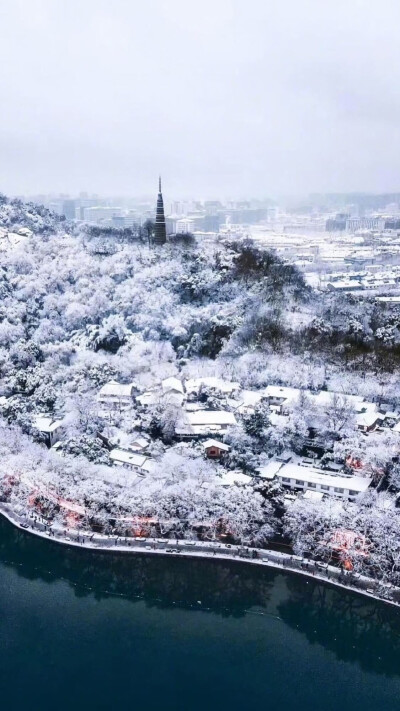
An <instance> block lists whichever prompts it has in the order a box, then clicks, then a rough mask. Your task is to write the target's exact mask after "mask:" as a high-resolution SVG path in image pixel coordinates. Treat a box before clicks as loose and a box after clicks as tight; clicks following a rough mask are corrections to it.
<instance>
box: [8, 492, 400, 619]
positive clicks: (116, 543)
mask: <svg viewBox="0 0 400 711" xmlns="http://www.w3.org/2000/svg"><path fill="white" fill-rule="evenodd" d="M0 514H1V515H2V516H4V517H5V518H6V519H7V520H8V521H9V522H10V523H12V524H13V525H14V526H16V527H17V528H18V529H20V530H22V531H24V532H25V533H28V534H29V533H30V534H32V535H35V536H39V537H40V538H44V539H46V540H50V541H53V542H54V543H58V544H60V545H64V546H72V547H74V548H79V549H81V550H82V549H86V550H90V551H101V552H109V553H118V554H141V555H164V556H171V555H173V556H178V555H179V557H181V558H182V557H183V558H206V559H208V560H210V559H211V560H229V561H233V562H238V563H242V564H251V565H258V566H267V567H269V568H275V569H276V570H281V571H284V572H287V573H295V574H297V575H302V576H304V577H307V578H311V579H313V580H318V581H319V582H322V583H326V584H328V585H334V586H336V587H339V588H342V589H343V590H347V591H349V592H354V593H359V594H360V595H364V596H366V597H369V598H372V599H374V600H377V601H379V602H384V603H387V604H390V605H393V606H395V607H400V588H398V587H395V586H394V585H391V584H390V583H382V582H380V581H378V580H375V579H373V578H367V577H365V576H362V575H358V574H352V573H347V572H344V571H342V570H341V569H339V568H336V567H335V566H332V565H328V564H326V563H318V562H316V561H312V560H308V559H304V558H301V557H300V556H296V555H290V554H288V553H281V552H278V551H273V550H270V549H265V548H248V547H247V546H240V545H230V544H225V543H217V542H215V543H214V542H211V541H209V542H205V541H186V540H175V541H174V540H171V539H166V538H156V539H154V538H125V537H121V536H106V535H101V534H97V533H96V534H92V533H84V532H82V531H76V530H73V531H71V530H69V529H66V528H56V527H55V526H49V525H48V524H46V523H45V522H44V521H43V520H41V519H40V517H34V518H28V517H27V516H20V515H19V514H17V513H16V512H14V511H13V510H12V508H11V507H10V506H9V505H7V504H4V503H0Z"/></svg>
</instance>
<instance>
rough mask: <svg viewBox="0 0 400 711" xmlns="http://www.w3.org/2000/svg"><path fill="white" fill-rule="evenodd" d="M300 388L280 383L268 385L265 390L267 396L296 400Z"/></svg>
mask: <svg viewBox="0 0 400 711" xmlns="http://www.w3.org/2000/svg"><path fill="white" fill-rule="evenodd" d="M300 392H301V391H300V390H299V389H298V388H287V387H281V386H280V385H267V387H266V388H265V390H264V395H265V397H272V398H274V399H275V398H276V399H279V400H281V399H282V400H295V399H296V398H297V397H298V396H299V394H300Z"/></svg>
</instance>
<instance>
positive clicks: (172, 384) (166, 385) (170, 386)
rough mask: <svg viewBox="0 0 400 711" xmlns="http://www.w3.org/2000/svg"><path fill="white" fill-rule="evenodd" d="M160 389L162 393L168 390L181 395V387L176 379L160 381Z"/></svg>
mask: <svg viewBox="0 0 400 711" xmlns="http://www.w3.org/2000/svg"><path fill="white" fill-rule="evenodd" d="M161 387H162V390H163V392H164V393H166V392H168V391H169V390H176V392H178V393H182V394H183V385H182V383H181V381H180V380H178V378H173V377H172V378H166V379H165V380H163V381H162V383H161Z"/></svg>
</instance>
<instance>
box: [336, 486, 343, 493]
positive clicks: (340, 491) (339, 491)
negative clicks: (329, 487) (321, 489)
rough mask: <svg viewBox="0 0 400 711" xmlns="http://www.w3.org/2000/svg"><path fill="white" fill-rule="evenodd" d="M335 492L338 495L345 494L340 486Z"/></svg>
mask: <svg viewBox="0 0 400 711" xmlns="http://www.w3.org/2000/svg"><path fill="white" fill-rule="evenodd" d="M335 491H336V493H337V494H343V492H344V489H340V488H339V487H338V486H335Z"/></svg>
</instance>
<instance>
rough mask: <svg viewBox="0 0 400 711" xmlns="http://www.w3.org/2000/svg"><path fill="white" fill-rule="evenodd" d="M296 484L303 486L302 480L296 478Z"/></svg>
mask: <svg viewBox="0 0 400 711" xmlns="http://www.w3.org/2000/svg"><path fill="white" fill-rule="evenodd" d="M296 484H298V485H299V486H304V481H300V479H296Z"/></svg>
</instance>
